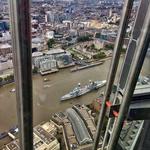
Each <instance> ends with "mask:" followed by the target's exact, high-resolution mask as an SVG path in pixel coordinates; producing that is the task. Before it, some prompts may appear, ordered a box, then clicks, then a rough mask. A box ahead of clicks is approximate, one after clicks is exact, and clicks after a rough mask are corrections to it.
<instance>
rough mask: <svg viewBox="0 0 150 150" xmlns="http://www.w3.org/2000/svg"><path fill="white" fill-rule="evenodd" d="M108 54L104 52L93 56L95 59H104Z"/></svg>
mask: <svg viewBox="0 0 150 150" xmlns="http://www.w3.org/2000/svg"><path fill="white" fill-rule="evenodd" d="M105 57H106V54H105V53H104V52H99V53H97V54H96V55H94V56H93V58H94V59H102V58H105Z"/></svg>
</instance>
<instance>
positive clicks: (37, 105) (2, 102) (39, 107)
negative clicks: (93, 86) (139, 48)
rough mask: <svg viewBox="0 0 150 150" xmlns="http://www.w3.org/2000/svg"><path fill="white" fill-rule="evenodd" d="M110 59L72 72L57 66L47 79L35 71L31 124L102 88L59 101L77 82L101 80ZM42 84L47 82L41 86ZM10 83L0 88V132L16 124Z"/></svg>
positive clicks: (147, 69) (149, 68)
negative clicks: (95, 65) (57, 69)
mask: <svg viewBox="0 0 150 150" xmlns="http://www.w3.org/2000/svg"><path fill="white" fill-rule="evenodd" d="M122 61H123V58H121V60H120V64H121V63H122ZM110 62H111V60H107V61H105V63H104V64H103V65H100V66H97V67H93V68H89V69H86V70H82V71H79V72H74V73H71V72H70V69H64V70H60V71H59V72H58V73H56V74H51V75H48V76H46V78H49V79H50V81H48V82H43V79H44V78H45V77H41V76H40V75H35V76H34V77H33V112H34V125H37V124H38V123H40V122H42V121H47V120H49V119H50V116H51V115H52V114H53V113H55V112H59V111H64V110H65V109H66V108H68V107H71V106H72V105H74V104H77V103H80V104H89V103H91V102H92V101H93V100H94V99H95V98H97V97H98V96H99V93H100V91H102V90H104V88H103V89H100V90H99V91H95V92H92V93H89V94H87V95H85V96H81V97H79V98H76V99H73V100H68V101H65V102H60V97H61V96H63V95H64V94H66V93H68V92H69V91H70V90H71V89H73V88H74V87H75V86H76V85H77V84H78V83H79V82H80V83H81V85H82V84H83V85H84V84H87V83H88V82H89V80H93V81H94V80H105V79H106V78H107V73H108V70H109V66H110ZM119 66H121V65H119ZM117 74H118V73H117ZM142 75H150V58H148V57H147V58H146V60H145V63H144V67H143V69H142ZM44 85H49V86H48V87H46V88H44ZM14 87H15V85H14V83H12V84H9V85H5V86H4V87H1V88H0V133H1V132H3V131H5V130H8V129H10V128H11V127H13V126H14V125H16V124H17V115H16V98H15V93H11V92H10V90H11V89H13V88H14Z"/></svg>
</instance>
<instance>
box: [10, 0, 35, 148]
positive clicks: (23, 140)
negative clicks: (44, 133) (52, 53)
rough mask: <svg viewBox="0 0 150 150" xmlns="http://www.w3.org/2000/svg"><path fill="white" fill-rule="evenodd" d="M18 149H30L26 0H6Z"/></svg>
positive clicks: (28, 38) (30, 88)
mask: <svg viewBox="0 0 150 150" xmlns="http://www.w3.org/2000/svg"><path fill="white" fill-rule="evenodd" d="M9 10H10V20H11V33H12V44H13V62H14V71H15V83H16V98H17V115H18V123H19V139H20V149H21V150H33V123H32V121H33V118H32V116H33V112H32V63H31V31H30V30H31V25H30V0H9Z"/></svg>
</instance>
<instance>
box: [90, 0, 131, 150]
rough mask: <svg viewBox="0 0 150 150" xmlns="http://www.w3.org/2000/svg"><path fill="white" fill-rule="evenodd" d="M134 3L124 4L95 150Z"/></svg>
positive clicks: (94, 149) (127, 1)
mask: <svg viewBox="0 0 150 150" xmlns="http://www.w3.org/2000/svg"><path fill="white" fill-rule="evenodd" d="M133 1H134V0H125V2H124V8H123V12H122V17H121V18H122V19H121V22H120V28H119V31H118V36H117V39H116V42H115V47H114V52H113V58H112V62H111V67H110V71H109V74H108V77H107V85H106V90H105V94H104V99H103V103H102V106H101V111H100V115H99V120H98V124H97V132H96V137H95V140H94V146H93V150H97V148H98V144H99V141H100V135H101V130H102V127H103V121H104V116H105V113H106V101H108V100H109V98H110V94H111V90H112V86H113V83H114V80H115V75H116V72H117V68H118V64H119V59H120V53H121V52H120V50H121V48H122V45H123V41H124V40H123V39H124V37H125V34H126V28H127V25H128V20H129V17H130V13H131V9H132V6H133Z"/></svg>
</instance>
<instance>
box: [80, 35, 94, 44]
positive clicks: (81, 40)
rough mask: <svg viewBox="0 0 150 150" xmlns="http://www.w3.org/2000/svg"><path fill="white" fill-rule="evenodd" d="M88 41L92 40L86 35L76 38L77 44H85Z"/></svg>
mask: <svg viewBox="0 0 150 150" xmlns="http://www.w3.org/2000/svg"><path fill="white" fill-rule="evenodd" d="M90 40H92V38H91V37H90V36H88V35H86V36H79V37H78V38H77V42H86V41H90Z"/></svg>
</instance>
